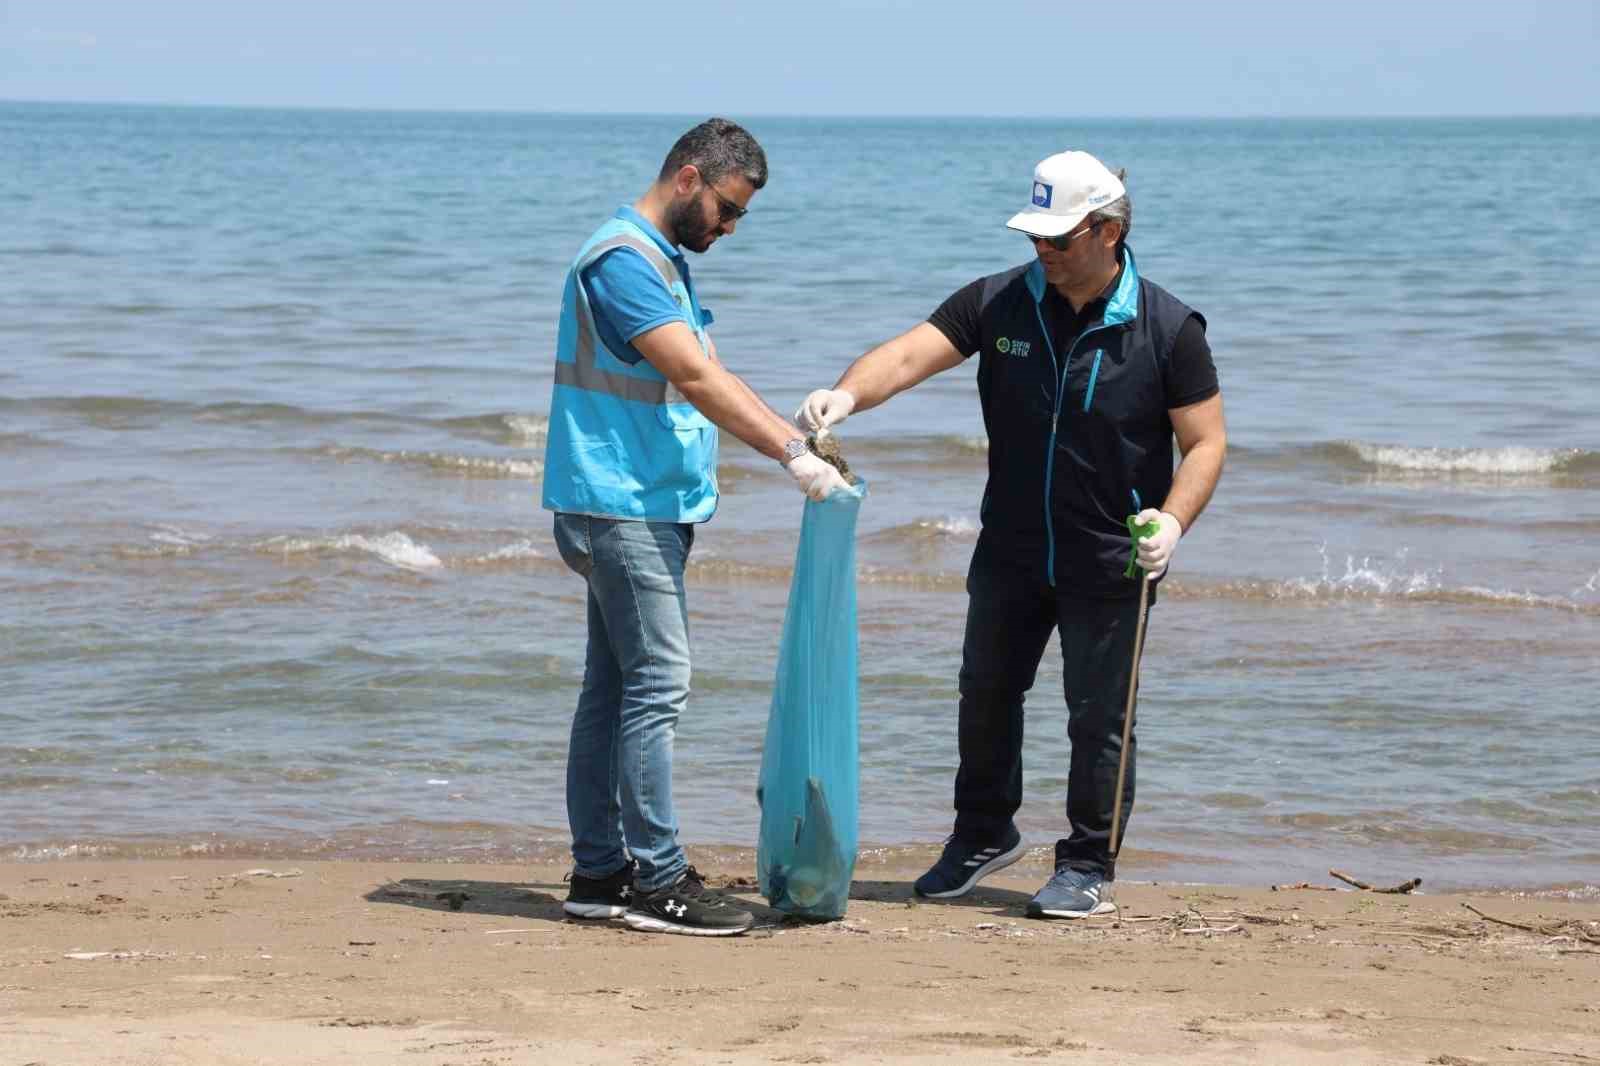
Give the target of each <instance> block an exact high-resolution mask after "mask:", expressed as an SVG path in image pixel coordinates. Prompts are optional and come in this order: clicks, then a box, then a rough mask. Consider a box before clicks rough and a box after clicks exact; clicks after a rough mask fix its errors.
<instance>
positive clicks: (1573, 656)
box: [0, 103, 1600, 900]
mask: <svg viewBox="0 0 1600 1066" xmlns="http://www.w3.org/2000/svg"><path fill="white" fill-rule="evenodd" d="M703 117H705V116H629V115H558V114H515V113H399V112H377V111H335V110H327V111H319V110H247V109H226V108H187V107H145V106H94V105H52V104H42V103H6V104H0V859H11V860H24V861H28V860H46V859H53V858H62V857H73V856H99V857H122V858H138V857H149V856H169V857H170V856H223V857H239V858H240V859H241V860H243V859H245V858H247V857H269V856H289V857H330V858H338V857H352V858H355V857H359V858H381V859H392V860H396V861H421V860H440V859H443V860H463V861H464V860H474V861H480V860H481V861H505V862H524V861H527V862H531V861H535V860H539V859H545V860H555V861H560V860H561V856H563V855H564V854H565V849H566V847H567V843H568V836H567V830H566V820H565V813H564V766H565V752H566V741H567V733H568V728H569V723H570V718H571V712H572V709H573V706H574V703H575V699H576V694H577V690H578V685H579V680H580V677H581V674H582V668H583V654H584V637H585V629H584V588H583V585H582V583H581V581H580V580H579V579H578V578H577V577H575V576H574V575H573V574H572V573H570V572H569V571H568V570H567V569H566V568H565V566H564V565H563V564H562V562H561V561H560V558H559V556H558V555H557V553H556V551H555V548H554V544H553V539H552V535H551V516H550V515H549V513H547V512H545V511H542V510H541V509H540V504H539V485H540V477H541V472H542V469H543V457H544V443H545V430H546V416H547V413H548V410H549V400H550V389H551V375H552V366H553V357H554V348H555V337H556V324H557V323H556V320H557V309H558V306H559V303H560V296H561V287H562V282H563V277H564V273H565V271H566V268H567V265H568V263H569V262H570V260H571V257H572V255H573V254H574V252H575V251H576V250H577V248H578V246H579V245H580V244H581V243H582V242H583V240H584V239H585V238H586V237H587V235H588V234H589V233H590V232H591V231H592V230H593V229H594V227H596V226H597V225H598V224H599V223H600V222H601V221H602V220H604V219H605V218H606V217H608V216H609V215H610V214H611V212H612V211H613V210H614V209H615V208H616V207H617V206H618V205H620V204H623V203H631V202H632V201H633V200H634V199H635V198H636V197H637V196H638V195H639V194H640V193H642V192H643V190H644V189H645V187H646V186H647V185H648V184H649V182H650V181H651V180H652V179H653V177H654V175H655V172H656V170H657V168H658V167H659V165H660V162H661V159H662V158H663V156H664V155H665V153H666V151H667V149H668V148H669V147H670V146H671V144H672V142H673V141H674V140H675V139H676V137H677V136H678V135H679V134H680V133H681V132H683V130H685V129H687V128H688V127H689V126H690V125H692V124H693V123H694V122H696V121H699V119H701V118H703ZM733 117H735V118H740V120H741V121H743V122H744V123H745V124H746V125H747V126H748V128H749V129H750V130H751V132H753V133H754V134H755V135H756V136H757V138H758V139H759V140H760V141H761V143H762V144H763V145H764V147H765V149H766V152H767V155H768V159H769V162H770V167H771V178H770V181H769V183H768V185H767V187H766V188H765V189H764V190H762V191H761V192H760V193H759V194H757V196H756V198H755V199H754V201H753V202H752V204H751V210H750V213H749V215H748V217H747V218H745V219H744V220H743V221H742V222H741V223H740V224H739V226H738V228H737V231H736V232H735V233H734V234H733V235H732V236H730V237H727V238H724V239H722V240H719V241H718V242H717V243H716V245H715V246H714V247H713V248H712V249H711V250H710V251H709V252H708V253H707V254H705V255H704V256H700V257H697V258H693V261H692V269H693V272H694V278H695V280H696V284H697V287H698V290H699V292H700V294H701V297H702V300H703V302H704V303H705V304H706V305H707V306H708V307H711V308H712V309H713V310H714V312H715V315H716V326H715V328H714V336H715V338H716V342H717V346H718V349H719V351H720V353H721V356H722V358H723V361H724V362H725V363H726V364H727V365H728V366H729V367H731V368H732V369H733V370H734V371H735V372H737V373H738V374H740V375H741V376H742V377H743V378H744V379H745V380H746V381H747V382H748V383H749V384H750V385H751V387H752V388H754V389H755V390H756V391H757V392H758V393H760V395H761V396H763V397H764V398H766V399H767V401H768V402H770V403H771V404H772V405H773V406H774V407H775V408H776V409H777V410H779V411H782V412H786V413H787V412H791V411H793V410H794V408H795V407H796V406H797V405H798V404H799V402H800V400H801V399H802V398H803V397H804V396H805V394H806V393H807V392H808V391H810V390H811V389H814V388H818V387H821V386H825V385H831V384H832V383H833V382H834V380H835V379H836V378H837V377H838V375H839V374H840V372H841V371H843V369H844V368H845V367H846V366H847V365H848V364H849V363H850V361H851V360H852V359H854V358H856V357H857V356H859V355H860V354H862V353H863V352H865V351H866V350H868V349H869V348H871V347H872V346H874V345H875V344H878V343H880V342H882V341H884V340H887V339H888V338H890V337H893V336H895V335H897V334H899V333H900V332H902V331H904V330H906V329H909V328H910V327H912V326H913V325H915V324H917V323H918V322H920V321H923V320H924V319H925V318H926V316H927V315H928V314H929V313H930V312H931V311H932V310H933V309H934V308H935V307H937V306H938V305H939V303H940V302H941V301H943V300H944V299H945V298H946V297H947V296H948V295H950V294H951V293H952V292H954V291H955V290H956V289H958V288H960V287H961V286H963V285H964V284H966V283H967V282H969V281H971V280H973V279H974V278H977V277H979V276H981V275H984V274H988V273H992V272H995V271H999V270H1003V269H1006V268H1008V267H1011V266H1013V265H1016V264H1018V263H1022V262H1025V261H1026V260H1027V259H1028V258H1029V257H1030V256H1031V254H1032V252H1031V249H1030V247H1029V246H1028V245H1027V244H1026V242H1025V241H1024V240H1022V239H1021V238H1020V237H1019V236H1018V235H1016V234H1014V233H1012V232H1010V231H1008V230H1006V229H1005V228H1004V222H1005V220H1006V219H1007V218H1008V217H1009V216H1010V214H1011V213H1012V212H1013V211H1015V210H1018V209H1020V207H1021V206H1022V205H1023V203H1024V202H1025V201H1026V199H1027V196H1028V193H1029V190H1030V188H1031V174H1032V168H1033V164H1034V163H1035V162H1036V161H1037V160H1039V159H1040V158H1042V157H1044V156H1046V155H1049V154H1051V153H1054V152H1057V151H1061V150H1064V149H1067V148H1083V149H1087V150H1089V151H1091V152H1093V153H1095V154H1096V155H1098V156H1100V157H1101V158H1102V159H1104V160H1105V161H1107V162H1108V163H1109V164H1111V165H1113V166H1120V167H1125V168H1126V169H1127V173H1128V177H1127V181H1128V186H1129V189H1130V192H1131V194H1132V197H1133V201H1134V224H1133V229H1132V232H1131V235H1130V243H1131V245H1132V246H1133V248H1134V249H1135V251H1136V254H1137V256H1138V259H1139V264H1140V268H1141V270H1142V272H1143V273H1144V274H1145V275H1146V276H1148V277H1150V278H1151V279H1153V280H1155V281H1156V282H1158V283H1160V284H1161V285H1163V286H1164V287H1166V288H1168V289H1169V290H1171V291H1172V292H1174V293H1176V294H1177V295H1178V296H1179V297H1181V298H1182V299H1183V300H1185V301H1186V302H1187V303H1189V304H1190V305H1191V306H1193V307H1195V308H1197V309H1199V310H1200V311H1201V312H1203V313H1204V315H1205V316H1206V318H1207V320H1208V322H1209V334H1208V335H1209V338H1210V343H1211V346H1212V349H1213V351H1214V353H1215V359H1216V363H1217V367H1218V370H1219V373H1220V377H1221V381H1222V389H1223V397H1224V402H1225V405H1226V412H1227V419H1228V428H1229V439H1230V449H1229V455H1228V462H1227V469H1226V472H1225V474H1224V475H1223V478H1222V481H1221V483H1220V485H1219V487H1218V489H1217V492H1216V496H1215V498H1214V500H1213V501H1212V503H1211V505H1210V507H1209V508H1208V509H1207V511H1206V512H1205V514H1204V515H1203V516H1202V518H1201V519H1200V520H1199V521H1198V522H1197V523H1196V524H1195V525H1194V527H1193V529H1192V530H1190V531H1189V533H1188V535H1187V536H1185V538H1184V539H1183V541H1182V543H1181V545H1180V547H1179V549H1178V551H1177V554H1176V556H1175V559H1174V562H1173V567H1172V571H1171V573H1170V575H1169V577H1168V579H1167V580H1166V581H1165V582H1164V583H1163V585H1162V588H1161V595H1160V597H1159V603H1158V604H1157V605H1156V606H1155V608H1154V609H1153V611H1152V614H1151V618H1150V623H1149V630H1148V635H1147V647H1146V653H1145V660H1144V665H1143V673H1142V681H1141V699H1140V706H1139V732H1138V736H1139V750H1140V762H1139V773H1138V781H1139V794H1138V800H1137V804H1136V806H1135V808H1134V809H1133V811H1132V812H1131V816H1130V819H1129V829H1128V836H1127V844H1126V850H1125V852H1124V855H1123V858H1122V861H1121V863H1120V874H1121V876H1122V877H1123V878H1124V879H1131V880H1159V881H1163V882H1169V881H1193V882H1206V883H1232V884H1268V883H1271V884H1280V883H1298V882H1302V881H1310V882H1315V883H1327V884H1331V883H1333V882H1332V881H1331V880H1330V879H1329V875H1328V872H1327V871H1328V870H1330V869H1339V870H1341V871H1343V872H1347V873H1350V874H1352V875H1353V876H1356V877H1358V878H1365V879H1366V880H1368V881H1369V882H1372V883H1377V882H1381V881H1388V880H1393V881H1400V880H1402V879H1406V878H1411V877H1421V878H1422V879H1423V891H1428V890H1433V889H1441V890H1442V889H1452V888H1457V889H1483V890H1501V891H1506V892H1527V893H1546V894H1549V895H1551V896H1560V897H1563V898H1576V899H1590V900H1600V384H1597V382H1596V377H1595V367H1596V365H1597V362H1600V119H1596V118H1528V119H1510V118H1508V119H1493V120H1472V119H1421V118H1419V119H1384V120H1362V119H1350V120H1337V119H1323V120H1305V121H1302V120H1295V121H1280V120H1270V119H1255V120H1238V121H1235V120H1163V121H1157V120H1140V121H1131V120H1128V121H1124V120H1108V119H1100V118H1080V117H1073V116H1063V117H1061V118H1058V119H1049V120H1026V121H1024V120H1015V119H1005V118H992V119H989V118H985V119H978V118H961V119H914V120H912V119H869V118H860V119H841V118H821V117H817V118H807V117H767V118H762V117H748V118H741V117H740V116H738V115H737V114H735V115H734V116H733ZM975 370H976V366H975V365H967V366H963V367H960V368H957V369H954V370H951V371H949V372H947V373H945V374H942V375H939V376H937V377H935V378H933V379H931V380H929V381H928V382H926V383H924V384H923V385H921V386H920V387H918V388H916V389H914V390H912V391H910V392H907V393H905V394H903V395H901V396H899V397H897V398H895V399H894V400H892V401H891V402H889V403H888V404H886V405H885V406H883V407H881V408H879V409H876V410H873V411H869V412H864V413H862V414H859V415H857V416H856V417H854V418H852V419H851V420H850V421H849V422H847V423H845V425H844V426H842V427H841V429H840V440H841V443H842V445H843V448H844V452H845V455H846V457H847V458H848V460H849V461H850V464H851V466H852V468H853V469H854V470H856V471H857V472H858V473H860V474H861V475H862V476H863V477H864V478H865V479H866V480H867V481H868V483H869V485H870V494H869V496H868V498H867V500H866V501H865V503H864V504H863V506H862V508H861V512H860V520H859V528H858V531H857V552H858V560H857V561H858V573H857V592H858V612H859V613H858V632H859V646H860V679H859V691H860V705H861V715H860V743H861V763H860V780H861V812H860V819H861V823H860V824H861V828H860V835H861V839H862V841H863V845H862V846H863V854H864V855H877V856H879V857H885V856H887V857H888V858H890V859H893V858H894V857H896V856H900V857H902V858H904V859H905V860H906V861H907V862H913V863H914V862H915V861H920V860H919V858H918V857H919V856H928V855H932V854H934V853H935V852H936V850H937V847H938V845H939V844H940V842H941V841H942V840H943V838H944V836H945V835H946V834H947V833H948V832H949V830H950V826H951V819H952V811H951V786H952V780H953V776H954V773H955V769H956V762H957V757H956V701H957V693H956V673H957V669H958V666H959V663H960V649H961V638H962V629H963V618H964V612H965V608H966V594H965V589H964V579H965V572H966V567H967V563H968V559H969V557H970V554H971V551H972V548H973V545H974V543H975V540H976V537H977V534H978V529H979V515H978V506H979V500H980V497H981V494H982V490H983V484H984V478H985V470H986V465H985V464H986V461H987V442H986V439H985V436H984V430H983V423H982V420H981V417H980V413H979V408H978V401H977V395H976V389H975V382H974V371H975ZM720 480H721V485H722V489H723V498H722V502H721V507H720V509H719V511H718V513H717V515H716V517H715V519H714V520H713V521H711V522H710V523H709V524H707V525H706V526H704V527H702V529H701V531H700V536H699V538H698V540H697V541H696V544H695V549H694V555H693V558H692V561H691V567H690V570H689V577H688V585H689V604H690V612H691V627H692V639H693V646H694V657H695V669H694V691H693V695H692V697H691V699H690V702H689V706H688V709H687V711H686V712H685V714H684V717H683V719H682V721H681V723H680V727H679V731H678V736H677V743H676V774H675V782H674V783H675V790H676V796H677V801H678V809H679V815H680V820H681V826H682V829H681V832H682V838H683V840H684V841H685V842H686V843H687V845H688V846H689V848H690V856H691V859H693V857H694V856H695V854H696V853H697V849H700V850H711V851H716V850H718V849H720V853H721V854H723V855H724V856H730V855H731V856H734V857H735V858H737V857H738V856H743V855H746V854H750V855H752V856H753V847H754V844H755V837H756V832H757V825H758V812H757V808H756V801H755V784H756V776H757V772H758V769H759V766H760V760H761V747H762V742H763V736H764V732H765V725H766V719H767V714H768V709H769V703H770V698H771V690H772V685H773V678H774V670H775V666H776V658H777V646H778V639H779V633H780V630H781V628H782V624H783V615H784V608H785V604H786V601H787V598H788V595H789V587H790V579H791V575H792V569H793V563H794V558H795V550H796V543H797V538H798V531H799V525H800V517H801V514H802V511H803V506H804V500H803V498H802V497H801V496H800V494H799V493H798V492H797V491H796V490H795V488H794V487H793V485H792V483H791V482H790V480H789V478H788V477H787V476H785V475H784V473H783V472H782V471H781V470H780V469H779V467H778V465H777V464H776V463H774V462H772V461H771V460H769V459H766V458H763V457H761V456H759V455H757V454H756V453H755V452H753V451H751V450H749V449H748V448H745V447H744V446H743V445H741V444H739V442H738V441H737V440H734V439H732V438H728V437H725V438H724V442H723V448H722V467H721V471H720ZM1060 654H1061V652H1060V648H1059V645H1058V644H1057V643H1055V642H1054V641H1052V644H1051V646H1050V648H1049V649H1048V650H1047V651H1046V653H1045V657H1044V661H1043V663H1042V665H1041V667H1040V670H1039V673H1038V677H1037V680H1036V682H1035V684H1034V687H1033V690H1032V692H1031V693H1030V696H1029V699H1028V703H1027V710H1028V712H1029V713H1028V730H1027V739H1026V751H1025V787H1026V799H1025V803H1024V806H1023V809H1022V810H1021V812H1020V813H1019V816H1018V821H1019V826H1020V827H1021V829H1022V830H1023V832H1024V834H1025V836H1026V837H1027V838H1028V840H1029V841H1030V843H1032V844H1034V845H1036V846H1038V847H1039V848H1041V849H1043V850H1042V851H1041V853H1040V854H1044V853H1045V852H1047V851H1048V848H1049V846H1050V844H1051V843H1052V842H1053V841H1054V840H1055V839H1056V838H1057V837H1058V836H1063V835H1065V834H1066V832H1067V827H1066V818H1065V810H1064V804H1065V795H1066V785H1067V782H1066V775H1067V766H1068V747H1067V737H1066V711H1065V706H1064V703H1063V693H1062V682H1061V668H1060V661H1061V660H1060ZM752 867H753V860H752Z"/></svg>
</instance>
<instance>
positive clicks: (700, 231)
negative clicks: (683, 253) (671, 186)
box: [667, 196, 717, 252]
mask: <svg viewBox="0 0 1600 1066" xmlns="http://www.w3.org/2000/svg"><path fill="white" fill-rule="evenodd" d="M667 224H668V225H670V226H671V227H672V234H673V236H674V237H676V238H677V239H678V243H679V244H681V245H683V246H684V247H685V248H687V249H689V250H690V251H691V252H703V251H705V250H706V249H707V248H710V247H711V242H712V241H714V240H716V236H715V234H716V229H717V227H716V226H715V225H711V224H709V223H707V222H706V212H705V208H704V207H703V206H702V205H701V203H700V197H699V196H691V197H688V198H687V199H684V200H680V201H678V202H677V203H675V204H673V205H672V206H671V208H669V209H668V211H667Z"/></svg>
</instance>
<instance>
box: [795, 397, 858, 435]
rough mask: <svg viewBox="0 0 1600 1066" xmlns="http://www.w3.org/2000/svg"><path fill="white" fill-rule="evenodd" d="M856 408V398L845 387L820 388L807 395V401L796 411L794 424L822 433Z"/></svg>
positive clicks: (847, 416) (848, 415)
mask: <svg viewBox="0 0 1600 1066" xmlns="http://www.w3.org/2000/svg"><path fill="white" fill-rule="evenodd" d="M855 409H856V398H855V397H854V396H852V395H850V394H849V393H848V392H846V391H845V390H844V389H818V390H816V391H815V392H813V393H812V394H811V395H809V396H807V397H806V401H805V403H803V404H801V405H800V409H799V410H798V411H796V412H795V413H794V424H795V425H796V426H798V427H799V428H801V429H804V430H808V431H811V432H816V433H820V432H822V431H823V430H825V429H827V428H828V427H829V426H833V425H837V424H839V423H840V422H843V421H844V420H845V419H847V418H849V417H850V412H851V411H854V410H855Z"/></svg>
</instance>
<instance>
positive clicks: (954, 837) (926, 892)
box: [913, 826, 1028, 899]
mask: <svg viewBox="0 0 1600 1066" xmlns="http://www.w3.org/2000/svg"><path fill="white" fill-rule="evenodd" d="M1027 851H1028V847H1027V845H1026V844H1024V843H1023V842H1022V834H1021V833H1019V832H1017V829H1016V826H1011V827H1010V828H1008V829H1007V830H1006V832H1005V835H1004V836H1001V837H998V838H996V839H993V840H977V839H974V838H972V837H969V836H962V835H960V834H958V833H952V834H951V835H950V839H948V840H946V841H945V842H944V854H943V855H940V856H939V861H938V862H936V863H934V864H933V868H932V869H931V870H929V871H928V872H927V873H925V874H923V875H922V876H921V877H919V878H917V883H916V885H914V886H913V888H914V889H915V891H916V893H917V895H919V896H926V897H927V898H929V899H955V898H956V897H957V896H965V895H966V894H967V893H968V892H971V891H972V889H973V886H975V885H976V884H977V883H978V882H979V881H980V880H982V879H983V878H985V877H988V876H989V875H990V874H992V873H994V872H995V871H996V870H1004V869H1005V868H1006V867H1007V866H1010V865H1011V864H1012V863H1014V862H1016V861H1017V860H1018V859H1020V858H1022V856H1023V855H1025V854H1026V853H1027Z"/></svg>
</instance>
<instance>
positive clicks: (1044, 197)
mask: <svg viewBox="0 0 1600 1066" xmlns="http://www.w3.org/2000/svg"><path fill="white" fill-rule="evenodd" d="M1050 189H1051V187H1050V186H1049V185H1046V184H1045V183H1044V182H1042V181H1036V182H1034V183H1033V206H1034V207H1049V206H1050Z"/></svg>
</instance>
